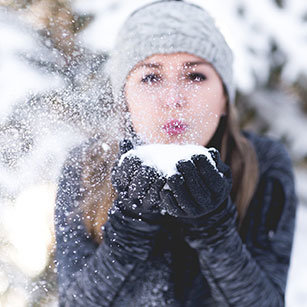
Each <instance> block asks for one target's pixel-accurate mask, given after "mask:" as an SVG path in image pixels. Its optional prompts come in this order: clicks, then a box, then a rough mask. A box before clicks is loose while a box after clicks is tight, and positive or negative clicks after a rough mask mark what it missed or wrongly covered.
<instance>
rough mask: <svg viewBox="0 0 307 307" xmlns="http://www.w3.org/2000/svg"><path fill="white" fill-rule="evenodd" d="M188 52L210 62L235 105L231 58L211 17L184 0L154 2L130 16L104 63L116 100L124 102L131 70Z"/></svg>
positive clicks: (230, 53) (229, 50)
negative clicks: (162, 56) (153, 57)
mask: <svg viewBox="0 0 307 307" xmlns="http://www.w3.org/2000/svg"><path fill="white" fill-rule="evenodd" d="M175 52H187V53H190V54H193V55H195V56H198V57H200V58H203V59H204V60H206V61H207V62H209V63H211V64H212V65H213V67H214V68H215V70H216V71H217V73H218V74H219V75H220V77H221V79H222V81H223V83H224V85H225V87H226V90H227V92H228V96H229V101H230V102H231V103H233V102H234V95H235V87H234V83H233V71H232V63H233V55H232V51H231V49H230V48H229V46H228V45H227V43H226V41H225V39H224V37H223V35H222V34H221V32H220V31H219V30H218V28H217V27H216V25H215V23H214V20H213V18H212V17H211V16H210V15H209V14H208V13H207V12H206V11H205V10H204V9H203V8H201V7H199V6H197V5H195V4H191V3H187V2H184V1H175V0H173V1H157V2H153V3H151V4H148V5H145V6H143V7H141V8H139V9H138V10H136V11H135V12H134V13H132V14H131V15H130V16H129V17H128V19H127V20H126V22H125V23H124V25H123V26H122V28H121V29H120V31H119V33H118V36H117V39H116V42H115V46H114V49H113V51H112V52H111V55H110V59H109V61H108V62H107V64H106V72H107V74H108V75H109V78H110V81H111V85H112V91H113V95H114V99H115V101H117V100H118V99H123V89H124V85H125V82H126V78H127V76H128V74H129V72H130V71H131V70H132V68H133V67H134V66H135V65H136V64H137V63H139V62H140V61H143V60H144V59H145V58H147V57H149V56H151V55H153V54H158V53H175Z"/></svg>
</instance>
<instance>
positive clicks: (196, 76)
mask: <svg viewBox="0 0 307 307" xmlns="http://www.w3.org/2000/svg"><path fill="white" fill-rule="evenodd" d="M187 76H188V78H189V79H191V78H192V81H195V82H197V83H198V82H202V81H205V80H206V79H207V77H206V76H205V75H204V74H201V73H188V74H187ZM196 79H197V80H196ZM160 80H161V77H160V76H159V75H157V74H148V75H146V76H145V77H144V78H143V79H142V80H141V82H142V83H149V84H150V83H156V82H157V81H160Z"/></svg>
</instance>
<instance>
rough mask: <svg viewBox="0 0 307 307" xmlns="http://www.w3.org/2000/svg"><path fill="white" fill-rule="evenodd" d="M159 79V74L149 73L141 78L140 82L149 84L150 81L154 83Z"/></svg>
mask: <svg viewBox="0 0 307 307" xmlns="http://www.w3.org/2000/svg"><path fill="white" fill-rule="evenodd" d="M160 80H161V77H160V76H159V75H157V74H154V73H151V74H148V75H146V76H145V77H144V78H143V79H142V80H141V82H143V83H148V84H151V83H156V82H158V81H160Z"/></svg>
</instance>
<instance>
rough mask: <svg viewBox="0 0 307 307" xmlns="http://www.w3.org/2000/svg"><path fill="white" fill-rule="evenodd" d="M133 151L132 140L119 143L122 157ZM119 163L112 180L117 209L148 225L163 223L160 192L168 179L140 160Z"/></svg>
mask: <svg viewBox="0 0 307 307" xmlns="http://www.w3.org/2000/svg"><path fill="white" fill-rule="evenodd" d="M131 149H133V144H132V142H131V141H130V140H127V139H125V140H123V141H122V142H120V155H123V154H124V153H126V152H127V151H129V150H131ZM118 162H119V161H118ZM118 162H117V163H116V165H115V166H114V167H113V170H112V177H111V181H112V184H113V186H114V188H115V189H116V191H117V193H118V197H117V200H116V206H117V207H118V208H119V209H120V210H121V211H122V212H125V213H126V214H128V215H130V216H132V217H135V218H140V219H142V220H147V221H154V220H156V219H161V215H160V214H159V212H160V203H161V199H160V191H161V189H162V187H163V186H164V184H165V182H166V179H165V178H164V177H162V176H161V175H160V174H159V173H158V172H157V171H156V170H155V169H154V168H152V167H149V166H147V165H143V164H142V162H141V160H140V159H139V158H138V157H125V158H124V159H123V160H122V162H121V164H120V165H119V163H118Z"/></svg>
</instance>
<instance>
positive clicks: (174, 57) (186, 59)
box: [134, 53, 210, 70]
mask: <svg viewBox="0 0 307 307" xmlns="http://www.w3.org/2000/svg"><path fill="white" fill-rule="evenodd" d="M196 65H210V64H209V63H208V62H206V61H205V60H204V59H202V58H200V57H198V56H194V55H192V54H189V53H171V54H155V55H152V56H150V57H147V58H146V59H145V60H144V61H142V62H139V63H138V64H137V65H135V67H134V70H136V69H140V68H146V67H149V68H161V67H163V66H196Z"/></svg>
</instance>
